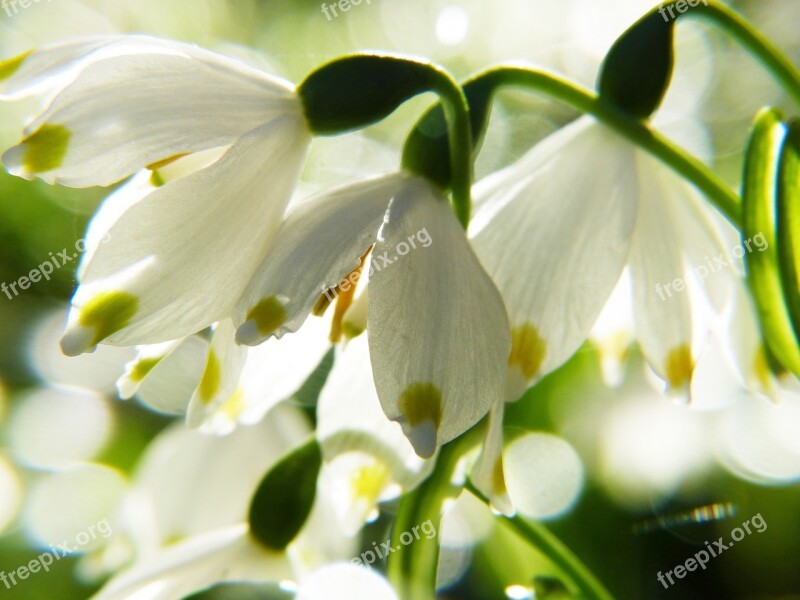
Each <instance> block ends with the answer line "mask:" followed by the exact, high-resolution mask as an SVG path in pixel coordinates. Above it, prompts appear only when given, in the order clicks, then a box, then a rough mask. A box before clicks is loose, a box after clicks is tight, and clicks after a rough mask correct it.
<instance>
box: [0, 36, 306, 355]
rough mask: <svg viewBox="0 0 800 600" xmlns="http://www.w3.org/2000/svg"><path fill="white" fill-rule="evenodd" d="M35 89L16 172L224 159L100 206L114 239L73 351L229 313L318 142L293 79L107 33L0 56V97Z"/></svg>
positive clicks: (95, 263)
mask: <svg viewBox="0 0 800 600" xmlns="http://www.w3.org/2000/svg"><path fill="white" fill-rule="evenodd" d="M37 93H39V94H43V95H45V96H46V98H47V99H48V100H50V102H49V104H47V107H46V108H45V109H44V112H42V114H40V115H39V116H38V117H36V118H35V119H34V120H33V122H32V123H31V124H30V125H29V126H28V127H27V128H26V137H25V139H24V140H23V141H22V142H21V143H20V144H19V145H18V146H16V147H14V148H12V149H10V150H8V151H7V152H6V153H5V155H4V157H3V160H4V162H5V164H6V165H7V166H8V167H9V169H10V170H11V171H12V173H15V174H17V175H20V176H24V177H32V176H37V177H40V178H42V179H44V180H45V181H48V182H51V183H60V184H63V185H68V186H74V187H88V186H94V185H110V184H113V183H116V182H118V181H120V180H122V179H124V178H126V177H128V176H130V175H132V174H135V173H137V172H139V171H140V170H142V169H145V168H148V167H149V168H150V169H151V170H154V171H155V170H157V169H158V168H159V167H162V166H163V165H166V164H168V163H169V162H171V161H173V160H176V159H178V158H180V157H183V156H184V155H187V154H189V155H197V154H198V153H203V152H205V151H216V152H217V153H218V154H219V155H221V156H219V158H218V159H216V160H212V161H211V162H210V164H205V165H203V166H202V167H198V168H196V169H195V170H193V171H191V172H190V173H188V174H186V175H185V176H183V177H178V178H177V179H175V180H173V181H166V182H165V184H164V185H161V186H158V187H157V189H151V190H148V193H145V194H142V196H141V197H140V198H138V199H135V200H134V201H133V202H131V204H130V205H129V206H125V207H124V209H123V210H121V211H120V210H119V209H120V206H119V204H116V203H115V202H110V203H109V205H108V206H107V207H104V208H103V209H102V210H101V211H100V213H101V214H100V215H98V219H100V221H101V222H103V223H104V225H105V226H106V230H105V237H106V238H107V239H108V241H107V242H106V243H104V244H102V245H101V246H100V247H99V248H97V249H96V250H95V251H94V252H93V253H92V256H91V258H90V260H88V261H87V262H86V264H85V265H84V266H83V268H82V269H81V278H80V286H79V288H78V290H77V291H76V293H75V296H74V298H73V300H72V304H73V309H72V311H71V313H70V317H69V323H68V329H67V332H66V334H65V336H64V339H63V341H62V346H63V348H64V350H65V352H66V353H67V354H80V353H82V352H85V351H87V350H90V349H92V348H94V347H95V346H96V345H97V343H99V342H100V341H105V342H107V343H110V344H114V345H132V344H136V343H140V344H141V343H146V344H147V343H159V342H164V341H167V340H172V339H176V338H180V337H183V336H186V335H189V334H192V333H194V332H196V331H199V330H201V329H203V328H204V327H207V326H208V325H210V324H211V323H214V322H217V321H220V320H222V319H224V318H225V317H227V316H228V315H229V314H230V313H231V311H232V309H233V307H234V306H235V304H236V301H237V300H238V298H239V296H240V294H241V292H242V290H243V289H244V288H245V286H246V285H247V283H248V281H249V280H250V278H251V277H252V275H253V271H254V270H255V268H256V267H257V266H258V265H259V263H260V262H261V261H262V259H263V258H264V255H265V254H266V252H267V249H268V247H269V245H270V243H271V241H272V237H273V234H274V232H275V230H276V229H277V227H278V225H279V224H280V221H281V218H282V216H283V213H284V210H285V208H286V206H287V204H288V202H289V200H290V198H291V195H292V191H293V190H294V188H295V185H296V182H297V179H298V176H299V171H300V168H301V165H302V163H303V159H304V157H305V154H306V149H307V146H308V144H309V142H310V139H311V135H310V132H309V129H308V126H307V124H306V122H305V119H304V117H303V112H302V106H301V103H300V100H299V98H298V96H297V94H296V93H295V90H294V87H293V86H292V85H291V84H289V83H288V82H285V81H282V80H279V79H277V78H274V77H272V76H270V75H268V74H266V73H263V72H261V71H258V70H256V69H253V68H251V67H248V66H246V65H244V64H242V63H240V62H238V61H236V60H233V59H229V58H226V57H224V56H221V55H217V54H214V53H211V52H208V51H205V50H202V49H199V48H196V47H194V46H191V45H187V44H179V43H175V42H169V41H164V40H159V39H155V38H150V37H144V36H114V37H107V36H106V37H96V38H83V39H79V40H77V41H70V42H66V43H63V44H61V45H57V46H53V47H49V48H44V49H42V50H38V51H35V52H33V53H29V54H25V55H22V56H20V57H17V58H16V59H12V60H10V61H6V62H4V63H2V67H0V99H4V100H9V99H14V98H17V97H23V96H26V95H31V94H37ZM154 179H155V181H154V183H161V181H158V175H154ZM123 204H124V203H123ZM104 211H107V212H108V213H110V215H109V214H105V215H104V214H102V213H103V212H104ZM237 242H238V243H237Z"/></svg>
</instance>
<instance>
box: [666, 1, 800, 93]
mask: <svg viewBox="0 0 800 600" xmlns="http://www.w3.org/2000/svg"><path fill="white" fill-rule="evenodd" d="M677 1H678V0H673V1H672V2H667V3H666V4H664V5H663V6H662V7H660V8H659V12H660V10H662V9H663V10H666V11H669V9H670V8H675V4H676V3H677ZM662 14H664V13H662ZM673 14H674V11H673ZM682 16H686V17H697V18H698V19H703V20H707V21H709V22H710V23H712V24H713V25H715V26H717V27H719V28H720V29H721V30H722V31H724V32H725V33H727V34H728V35H729V36H730V37H732V38H733V39H734V40H736V41H737V42H738V43H739V44H741V45H742V47H743V48H744V49H745V50H747V52H749V53H750V54H751V55H752V56H753V57H754V58H755V59H756V60H758V61H759V62H760V63H761V64H762V65H763V66H764V67H765V68H766V70H767V71H768V72H769V73H770V74H771V75H772V77H774V78H775V80H776V81H777V82H778V83H779V84H780V85H781V87H782V88H783V90H784V91H785V92H786V93H787V94H788V95H789V96H790V97H791V98H792V100H793V101H794V102H795V103H797V105H798V106H800V70H798V68H797V67H796V66H795V65H794V64H793V63H792V61H790V60H789V59H788V58H787V57H786V55H785V54H783V52H781V50H780V49H779V48H777V47H776V46H775V45H774V44H772V42H770V41H769V39H767V38H766V37H765V36H764V35H762V34H761V33H760V32H759V31H758V30H757V29H755V28H754V27H753V26H752V25H751V24H750V23H748V22H747V21H746V20H745V19H744V18H742V16H741V15H739V14H738V13H737V12H736V11H734V10H732V9H731V8H730V7H728V6H727V5H725V4H723V3H722V2H717V1H716V0H710V1H709V2H708V5H706V4H704V3H701V4H698V5H697V6H696V7H693V8H690V9H689V10H688V11H687V12H685V13H683V14H682Z"/></svg>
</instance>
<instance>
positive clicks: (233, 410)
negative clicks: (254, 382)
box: [220, 388, 245, 420]
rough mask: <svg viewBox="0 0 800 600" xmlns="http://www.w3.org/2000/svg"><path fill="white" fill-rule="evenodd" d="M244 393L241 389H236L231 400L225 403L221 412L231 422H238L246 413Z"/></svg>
mask: <svg viewBox="0 0 800 600" xmlns="http://www.w3.org/2000/svg"><path fill="white" fill-rule="evenodd" d="M244 409H245V406H244V392H243V391H242V389H241V388H236V391H235V392H233V394H232V395H231V397H230V398H228V399H227V400H226V401H225V404H223V405H222V408H220V410H221V411H222V413H223V414H224V415H225V416H226V417H228V418H229V419H231V420H236V419H238V418H239V415H241V414H242V412H243V411H244Z"/></svg>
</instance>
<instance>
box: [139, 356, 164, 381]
mask: <svg viewBox="0 0 800 600" xmlns="http://www.w3.org/2000/svg"><path fill="white" fill-rule="evenodd" d="M163 358H164V357H163V356H156V357H154V358H143V359H142V360H139V361H137V362H136V364H135V365H133V369H131V379H132V380H133V381H136V382H140V381H144V378H145V377H147V376H148V375H149V374H150V371H152V370H153V369H154V368H155V366H156V365H157V364H158V363H160V362H161V360H162V359H163Z"/></svg>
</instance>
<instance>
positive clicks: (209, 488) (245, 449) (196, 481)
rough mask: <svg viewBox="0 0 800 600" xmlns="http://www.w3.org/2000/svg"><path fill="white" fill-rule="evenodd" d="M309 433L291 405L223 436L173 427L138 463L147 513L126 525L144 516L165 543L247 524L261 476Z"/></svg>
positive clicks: (137, 484)
mask: <svg viewBox="0 0 800 600" xmlns="http://www.w3.org/2000/svg"><path fill="white" fill-rule="evenodd" d="M307 435H308V425H307V423H306V421H305V419H304V417H303V416H302V415H301V414H300V413H299V411H297V410H296V409H294V408H292V407H289V406H283V407H280V408H279V409H276V411H275V412H274V413H273V414H272V415H270V419H265V420H264V421H263V422H262V423H259V424H257V425H255V426H253V427H242V428H239V429H237V430H236V431H234V432H233V433H232V434H231V435H227V436H211V435H204V434H202V433H199V432H198V431H196V430H191V429H187V428H186V426H185V425H184V424H183V423H176V424H175V425H174V426H172V427H169V428H168V429H166V430H165V431H164V432H162V433H160V434H159V435H158V437H156V439H155V440H154V441H153V443H151V444H150V445H149V446H148V448H147V450H146V452H145V454H144V456H143V457H142V459H141V461H140V464H139V466H138V468H137V470H136V477H135V481H134V483H135V492H136V494H137V495H138V497H140V498H143V499H144V500H145V505H146V506H147V508H148V509H149V510H147V511H146V512H140V513H138V514H135V515H132V518H131V522H130V524H129V525H130V526H131V527H134V528H135V527H137V526H138V523H139V522H140V521H143V520H144V517H143V515H144V514H150V515H152V519H153V521H154V522H155V531H156V538H157V540H158V541H159V542H160V543H162V544H165V543H169V542H170V541H174V540H176V539H181V538H183V537H187V536H193V535H197V534H200V533H204V532H207V531H211V530H215V529H218V528H222V527H227V526H229V525H233V524H236V523H241V522H244V521H246V519H247V514H248V510H249V507H250V502H251V500H252V496H253V492H254V490H255V489H256V487H257V486H258V483H259V482H260V481H261V478H262V477H263V476H264V474H265V473H266V472H267V471H268V470H269V469H270V468H271V467H272V466H273V465H274V464H275V463H276V462H277V461H278V460H279V459H280V458H281V457H282V456H284V455H285V454H286V453H287V452H289V451H290V450H291V449H292V448H295V447H297V446H298V445H299V444H301V443H302V442H303V441H304V440H305V438H306V437H307Z"/></svg>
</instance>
